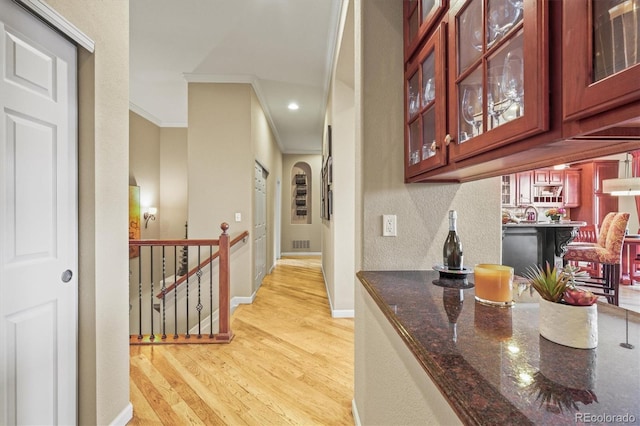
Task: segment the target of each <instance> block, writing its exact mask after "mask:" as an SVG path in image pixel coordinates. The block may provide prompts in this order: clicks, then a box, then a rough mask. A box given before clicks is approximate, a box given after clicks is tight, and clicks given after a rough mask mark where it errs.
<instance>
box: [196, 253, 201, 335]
mask: <svg viewBox="0 0 640 426" xmlns="http://www.w3.org/2000/svg"><path fill="white" fill-rule="evenodd" d="M200 247H201V246H198V261H199V260H200ZM196 275H197V276H198V304H197V305H196V309H197V310H198V339H200V338H201V337H202V330H201V326H202V302H201V298H200V294H201V292H200V288H201V287H200V284H201V280H200V278H201V277H202V269H200V264H198V272H196Z"/></svg>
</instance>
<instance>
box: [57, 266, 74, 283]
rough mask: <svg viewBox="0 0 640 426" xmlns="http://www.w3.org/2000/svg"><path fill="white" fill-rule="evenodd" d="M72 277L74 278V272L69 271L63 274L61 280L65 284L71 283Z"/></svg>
mask: <svg viewBox="0 0 640 426" xmlns="http://www.w3.org/2000/svg"><path fill="white" fill-rule="evenodd" d="M72 277H73V272H71V269H67V270H66V271H64V272H63V273H62V277H60V278H61V279H62V282H63V283H68V282H69V281H71V278H72Z"/></svg>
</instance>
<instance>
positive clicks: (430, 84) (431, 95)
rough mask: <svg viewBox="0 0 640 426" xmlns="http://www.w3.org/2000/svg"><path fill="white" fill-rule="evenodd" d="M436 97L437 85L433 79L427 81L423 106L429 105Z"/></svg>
mask: <svg viewBox="0 0 640 426" xmlns="http://www.w3.org/2000/svg"><path fill="white" fill-rule="evenodd" d="M435 97H436V83H435V81H434V80H433V78H430V79H428V80H427V83H426V84H425V85H424V96H423V97H422V100H423V105H427V104H428V103H429V102H431V101H432V100H434V99H435Z"/></svg>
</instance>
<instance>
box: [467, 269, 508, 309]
mask: <svg viewBox="0 0 640 426" xmlns="http://www.w3.org/2000/svg"><path fill="white" fill-rule="evenodd" d="M473 274H474V284H475V292H476V300H477V301H478V302H480V303H484V304H485V305H491V306H511V305H513V268H512V267H511V266H504V265H496V264H491V263H481V264H478V265H476V266H475V267H474V268H473Z"/></svg>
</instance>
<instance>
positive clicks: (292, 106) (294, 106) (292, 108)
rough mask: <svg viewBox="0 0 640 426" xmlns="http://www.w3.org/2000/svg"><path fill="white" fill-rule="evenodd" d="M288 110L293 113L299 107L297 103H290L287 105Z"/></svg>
mask: <svg viewBox="0 0 640 426" xmlns="http://www.w3.org/2000/svg"><path fill="white" fill-rule="evenodd" d="M288 108H289V109H290V110H291V111H295V110H297V109H298V108H300V106H299V105H298V104H297V103H295V102H291V103H290V104H289V106H288Z"/></svg>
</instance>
